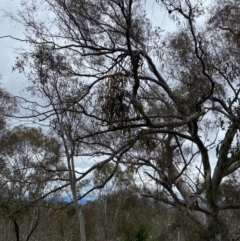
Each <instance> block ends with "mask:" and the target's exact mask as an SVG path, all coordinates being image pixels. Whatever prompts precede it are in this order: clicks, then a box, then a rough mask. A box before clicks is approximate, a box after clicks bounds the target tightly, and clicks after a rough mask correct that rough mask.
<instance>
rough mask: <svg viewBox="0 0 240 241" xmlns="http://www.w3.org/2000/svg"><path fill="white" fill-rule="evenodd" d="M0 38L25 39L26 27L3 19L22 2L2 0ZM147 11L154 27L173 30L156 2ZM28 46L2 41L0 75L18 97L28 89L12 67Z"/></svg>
mask: <svg viewBox="0 0 240 241" xmlns="http://www.w3.org/2000/svg"><path fill="white" fill-rule="evenodd" d="M0 3H1V4H0V6H1V7H0V16H1V18H0V20H1V21H0V36H6V35H12V36H14V37H16V38H24V35H23V32H24V27H23V26H22V25H21V24H17V23H15V22H10V20H9V19H6V18H4V17H2V14H3V11H4V10H5V11H8V12H9V11H10V12H13V11H14V12H15V11H16V10H17V9H19V7H20V1H16V0H0ZM145 8H146V11H147V13H148V16H149V18H150V20H151V21H152V22H153V23H154V25H158V26H160V27H161V28H162V29H167V30H168V31H169V30H172V29H174V24H173V23H172V22H171V21H170V20H169V19H168V16H167V14H166V11H162V10H161V8H160V6H159V5H158V4H157V3H156V1H155V0H148V1H146V4H145ZM26 46H27V45H26V44H24V43H22V42H19V41H16V40H13V39H10V38H5V39H0V53H1V58H0V74H1V75H2V80H1V83H2V87H3V88H5V89H7V90H8V91H9V92H10V93H12V94H14V95H18V94H19V92H21V90H22V89H23V88H24V87H26V81H25V78H24V76H23V75H22V74H19V73H17V71H15V72H12V66H13V65H14V63H15V58H16V56H17V54H16V49H17V48H21V47H26Z"/></svg>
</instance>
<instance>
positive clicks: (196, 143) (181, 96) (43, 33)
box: [8, 0, 240, 240]
mask: <svg viewBox="0 0 240 241" xmlns="http://www.w3.org/2000/svg"><path fill="white" fill-rule="evenodd" d="M147 3H148V1H142V0H135V1H133V0H111V1H110V0H109V1H108V0H88V1H86V0H78V1H77V0H44V1H34V2H33V1H25V2H23V3H22V9H20V10H19V12H18V13H17V14H11V13H9V14H8V16H9V17H11V18H12V19H14V20H16V21H19V22H21V23H22V24H24V25H25V26H26V33H25V35H26V41H28V42H29V43H30V46H31V47H30V49H29V50H26V51H23V52H22V54H21V55H20V57H19V58H18V59H17V61H16V67H17V68H18V69H19V70H20V71H23V72H24V73H25V74H26V76H27V78H28V80H29V88H28V90H29V91H31V92H32V94H34V95H35V96H37V97H39V98H41V104H40V103H39V104H35V102H34V105H29V106H28V108H29V110H30V113H29V117H32V118H33V117H36V118H38V119H39V120H47V119H48V120H49V123H50V126H51V127H52V128H53V129H54V130H56V132H57V133H59V135H60V136H63V135H65V137H64V138H67V139H68V141H69V140H70V142H69V143H70V146H71V147H73V146H74V147H76V148H74V149H71V148H70V149H69V147H68V148H67V150H71V151H72V154H73V155H75V156H76V155H81V156H84V158H88V157H90V158H91V159H92V160H94V161H95V162H92V161H91V160H90V161H89V165H91V164H92V165H91V166H90V167H89V168H88V169H87V170H84V171H83V172H81V173H79V177H78V178H76V181H78V180H81V179H83V178H85V177H86V176H87V175H90V173H91V172H92V171H93V170H94V169H95V168H97V167H100V166H102V165H103V164H105V163H107V162H112V163H114V164H115V167H116V168H114V169H113V172H112V175H110V176H108V179H106V180H103V181H102V183H101V185H98V187H101V186H104V185H105V183H106V181H108V180H109V179H110V178H111V177H112V176H113V174H114V173H115V171H116V169H117V166H118V165H119V163H124V164H125V165H128V166H129V168H132V169H133V170H134V171H137V172H138V173H139V175H141V177H142V180H143V179H144V178H145V179H147V178H148V179H147V180H148V181H149V179H150V180H152V184H156V185H155V187H157V189H156V190H154V188H151V187H149V186H147V184H146V188H149V192H148V193H145V196H149V197H152V198H156V199H158V200H159V201H161V202H164V203H166V204H167V205H171V206H173V207H178V208H180V209H182V212H183V214H185V215H186V216H189V217H190V218H191V219H192V220H194V222H196V224H197V225H198V226H199V232H200V233H201V237H202V239H206V240H228V239H230V236H231V235H230V231H231V230H229V227H228V225H227V224H226V222H225V220H224V218H223V217H222V216H221V215H220V213H221V212H222V211H223V210H228V209H238V208H240V205H239V203H238V202H237V200H232V201H229V199H226V198H222V197H221V198H220V195H219V193H220V192H221V188H222V186H223V184H224V180H225V179H227V178H231V175H232V174H233V173H236V172H238V169H239V167H240V165H239V163H240V160H239V120H240V115H239V113H240V111H239V92H240V88H239V64H238V63H239V59H238V58H239V42H238V39H239V38H238V36H239V35H238V34H239V31H238V26H239V25H238V23H239V17H238V12H239V9H240V7H239V3H238V2H237V1H236V2H234V1H228V2H225V1H221V0H218V1H217V0H216V1H214V2H212V3H211V5H208V6H207V5H206V3H205V4H203V2H202V1H194V0H184V1H180V0H177V1H175V0H159V1H156V4H159V5H160V6H161V7H162V8H163V9H164V10H165V11H166V13H167V14H168V15H169V17H170V18H171V19H172V20H173V21H175V22H176V24H177V26H178V29H177V30H176V31H175V32H174V33H171V34H164V32H163V31H162V30H161V29H160V28H159V27H158V26H157V27H156V26H153V24H152V23H151V21H150V19H148V18H147V14H146V12H145V11H144V6H145V5H144V4H147ZM215 6H218V7H217V8H215ZM41 11H43V12H46V13H50V14H46V15H44V16H45V17H44V19H43V18H42V16H43V15H42V14H40V15H38V13H40V12H41ZM41 13H42V12H41ZM204 14H205V15H204ZM203 16H205V19H206V22H205V25H204V26H203V25H201V24H199V23H198V19H199V18H200V17H203ZM159 62H160V63H159ZM26 66H28V68H26ZM27 102H28V103H29V101H27ZM59 116H61V117H60V118H59ZM85 160H86V159H85ZM214 163H215V164H214ZM143 173H144V174H143ZM143 181H144V180H143ZM89 191H90V190H89ZM226 195H230V194H227V193H226ZM226 200H228V201H226Z"/></svg>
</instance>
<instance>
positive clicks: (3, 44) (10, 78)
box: [0, 0, 215, 169]
mask: <svg viewBox="0 0 240 241" xmlns="http://www.w3.org/2000/svg"><path fill="white" fill-rule="evenodd" d="M19 2H20V0H0V3H1V4H0V16H2V13H3V12H2V11H4V10H5V11H11V12H12V11H16V10H17V9H19V7H20V4H19ZM145 7H146V11H147V13H148V17H149V19H150V20H151V22H153V24H154V25H157V26H159V27H161V28H162V29H165V30H167V31H173V30H174V29H175V28H176V26H175V24H174V23H172V22H171V21H170V20H169V18H168V15H167V13H166V11H162V10H161V8H160V6H159V5H158V4H156V2H155V0H148V1H146V4H145ZM23 32H24V27H23V26H22V25H20V24H17V23H15V22H10V21H9V19H6V18H3V17H1V18H0V37H1V36H7V35H11V36H13V37H16V38H24V34H23ZM21 47H27V45H26V44H24V43H22V42H19V41H16V40H13V39H10V38H4V39H0V53H1V55H0V56H1V58H0V75H1V76H2V79H1V81H0V82H1V83H2V87H3V88H5V89H7V90H8V91H9V92H10V93H11V94H13V95H19V94H20V95H23V96H24V95H25V94H26V92H25V93H24V92H22V89H24V88H25V87H26V86H27V82H26V79H25V77H24V76H23V75H22V74H19V73H18V72H17V71H14V72H12V66H13V65H14V63H15V58H16V56H17V53H16V52H17V48H21ZM212 154H213V153H212ZM212 157H215V153H214V154H213V155H212ZM212 160H213V162H212V164H213V163H214V160H215V158H213V159H212ZM92 162H94V160H92ZM214 164H215V163H214ZM88 166H89V161H87V162H84V161H83V162H82V169H85V168H87V167H88Z"/></svg>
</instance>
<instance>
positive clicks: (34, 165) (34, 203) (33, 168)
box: [0, 126, 66, 240]
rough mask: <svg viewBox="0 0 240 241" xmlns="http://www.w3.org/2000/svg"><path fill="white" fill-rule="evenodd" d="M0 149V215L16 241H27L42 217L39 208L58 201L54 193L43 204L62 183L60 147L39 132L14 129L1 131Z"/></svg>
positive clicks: (52, 139)
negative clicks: (12, 230) (13, 231)
mask: <svg viewBox="0 0 240 241" xmlns="http://www.w3.org/2000/svg"><path fill="white" fill-rule="evenodd" d="M0 146H1V147H0V160H1V170H0V177H1V179H0V182H1V188H2V195H1V197H0V203H1V209H0V213H1V216H2V218H4V219H5V220H11V221H12V223H13V224H14V229H15V238H16V240H20V239H21V240H23V239H24V240H29V239H30V237H31V235H32V234H33V232H34V231H35V229H36V227H37V225H38V224H39V223H40V222H41V221H42V220H43V219H45V218H46V217H45V215H43V216H42V215H41V210H42V209H43V207H44V206H45V207H46V206H48V203H49V204H50V202H51V200H54V199H55V200H56V198H59V196H58V195H59V193H58V192H56V193H54V194H53V195H52V196H50V195H49V196H48V197H47V200H44V201H43V200H42V199H43V197H44V195H45V194H46V193H48V192H50V190H51V189H52V188H54V186H58V185H59V182H64V181H65V178H64V175H65V169H66V168H65V167H64V165H63V163H62V162H61V157H60V155H59V154H60V144H59V143H58V141H57V140H56V139H54V138H51V137H48V136H46V135H44V134H43V133H42V131H41V130H40V129H36V128H27V127H22V126H18V127H15V128H13V129H12V130H7V131H6V132H5V134H4V135H3V136H2V137H1V139H0ZM39 200H40V202H39ZM41 207H42V208H41ZM31 209H32V210H33V211H32V210H31ZM26 216H30V217H31V216H32V218H31V219H30V220H29V225H28V226H27V227H24V226H23V230H21V225H20V224H21V222H23V220H24V218H25V217H26ZM24 229H25V230H24ZM5 231H6V234H7V233H8V232H10V231H9V230H8V229H7V230H5Z"/></svg>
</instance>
